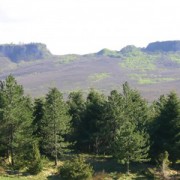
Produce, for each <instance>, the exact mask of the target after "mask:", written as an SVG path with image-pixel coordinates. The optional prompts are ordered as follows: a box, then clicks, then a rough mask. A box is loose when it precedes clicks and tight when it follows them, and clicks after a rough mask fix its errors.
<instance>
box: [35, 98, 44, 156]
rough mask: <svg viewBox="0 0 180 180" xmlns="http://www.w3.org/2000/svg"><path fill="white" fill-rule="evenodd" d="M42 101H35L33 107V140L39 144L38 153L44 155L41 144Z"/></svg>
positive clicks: (42, 134)
mask: <svg viewBox="0 0 180 180" xmlns="http://www.w3.org/2000/svg"><path fill="white" fill-rule="evenodd" d="M44 103H45V102H44V99H35V100H34V106H33V122H32V126H33V138H34V139H37V141H38V142H39V148H40V152H41V153H42V154H45V152H44V149H43V146H42V142H43V138H44V137H45V134H44V132H43V117H44Z"/></svg>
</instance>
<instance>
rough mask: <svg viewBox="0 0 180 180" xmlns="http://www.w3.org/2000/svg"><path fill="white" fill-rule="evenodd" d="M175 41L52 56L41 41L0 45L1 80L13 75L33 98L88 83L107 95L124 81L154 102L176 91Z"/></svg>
mask: <svg viewBox="0 0 180 180" xmlns="http://www.w3.org/2000/svg"><path fill="white" fill-rule="evenodd" d="M179 43H180V41H165V42H154V43H150V44H149V45H148V46H147V47H145V48H138V47H136V46H133V45H128V46H126V47H124V48H122V49H121V50H119V51H113V50H109V49H102V50H100V51H99V52H97V53H93V54H86V55H77V54H68V55H61V56H59V55H58V56H57V55H56V56H55V55H52V54H51V53H50V51H49V50H48V49H47V48H46V45H44V44H41V43H33V44H23V45H0V47H1V48H0V49H1V50H0V79H4V78H5V77H6V76H7V75H9V74H13V75H14V76H15V77H16V79H17V80H18V82H19V83H21V84H22V85H23V86H24V87H25V92H26V93H27V94H30V95H33V96H39V95H44V94H45V93H46V92H47V91H48V88H49V87H54V86H56V87H58V88H59V89H60V90H61V91H62V92H64V93H65V94H68V93H69V92H70V91H73V90H78V89H82V90H83V91H84V93H86V92H87V91H88V90H89V88H91V87H94V88H97V89H99V90H101V91H103V92H104V93H109V92H110V91H111V90H113V89H119V90H120V88H121V85H122V84H123V83H124V82H125V81H128V82H129V83H130V85H131V86H132V87H133V88H136V89H137V90H139V91H140V92H141V93H142V95H143V96H144V97H145V98H147V99H148V100H150V101H152V100H154V99H155V98H158V97H159V96H160V95H161V94H166V93H169V92H170V91H171V90H175V91H176V92H177V93H178V94H179V95H180V49H178V44H179ZM165 47H166V48H165ZM2 49H3V50H2Z"/></svg>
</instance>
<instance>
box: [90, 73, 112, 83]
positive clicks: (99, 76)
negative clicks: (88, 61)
mask: <svg viewBox="0 0 180 180" xmlns="http://www.w3.org/2000/svg"><path fill="white" fill-rule="evenodd" d="M108 77H110V74H109V73H95V74H93V75H91V76H90V77H89V78H90V80H92V81H101V80H103V79H106V78H108Z"/></svg>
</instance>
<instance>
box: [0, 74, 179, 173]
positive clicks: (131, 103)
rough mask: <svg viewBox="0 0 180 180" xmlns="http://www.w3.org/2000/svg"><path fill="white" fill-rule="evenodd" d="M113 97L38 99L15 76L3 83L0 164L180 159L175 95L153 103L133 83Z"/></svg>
mask: <svg viewBox="0 0 180 180" xmlns="http://www.w3.org/2000/svg"><path fill="white" fill-rule="evenodd" d="M122 89H123V90H122V92H119V91H117V90H113V91H111V92H110V94H109V95H108V96H105V95H104V94H103V93H101V92H99V91H97V90H94V89H91V90H90V91H89V93H88V94H87V96H86V97H84V95H83V93H82V92H81V91H76V92H71V93H70V94H69V96H68V98H67V99H66V100H64V98H63V94H62V93H61V92H60V91H59V90H58V89H57V88H51V89H50V90H49V92H48V93H47V94H46V96H45V97H42V98H36V99H33V98H31V97H29V96H26V95H25V94H24V90H23V87H22V86H21V85H19V84H18V83H17V81H16V80H15V78H14V77H13V76H12V75H10V76H8V77H7V78H6V79H5V80H4V81H1V83H0V160H1V161H3V160H4V161H7V163H9V164H10V165H11V166H12V167H14V168H22V167H24V166H26V167H29V168H32V166H36V165H37V164H35V163H39V162H40V160H41V156H46V157H48V158H50V159H53V160H54V163H55V165H57V162H58V159H60V158H62V157H63V156H64V154H71V153H78V154H79V153H90V154H102V155H112V156H113V157H115V158H116V159H117V160H118V161H119V162H121V163H125V164H126V165H127V171H129V164H130V163H131V162H146V161H151V162H156V161H157V160H158V158H159V157H160V156H162V154H164V153H166V152H168V153H169V159H170V161H172V162H173V163H175V162H176V161H177V160H178V159H180V99H179V97H178V95H177V94H176V93H175V92H170V93H169V94H168V95H166V96H165V95H162V96H160V97H159V99H158V100H156V101H154V102H153V103H151V104H150V103H148V102H147V101H146V100H145V99H144V98H143V97H142V96H141V95H140V93H139V92H138V91H137V90H134V89H132V88H131V87H130V86H129V85H128V83H127V82H126V83H124V84H123V86H122Z"/></svg>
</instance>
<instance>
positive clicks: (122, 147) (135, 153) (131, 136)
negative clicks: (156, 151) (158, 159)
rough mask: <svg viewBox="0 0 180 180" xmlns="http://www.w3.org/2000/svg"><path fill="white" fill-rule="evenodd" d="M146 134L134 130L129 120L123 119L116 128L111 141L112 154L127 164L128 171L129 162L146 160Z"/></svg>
mask: <svg viewBox="0 0 180 180" xmlns="http://www.w3.org/2000/svg"><path fill="white" fill-rule="evenodd" d="M148 151H149V145H148V136H147V134H146V133H143V132H139V131H137V130H136V127H135V125H134V124H133V123H132V122H130V121H127V120H126V121H124V123H123V125H122V126H121V127H120V128H119V129H118V130H117V132H116V136H115V140H114V142H113V155H114V157H116V158H117V159H118V161H119V162H121V163H125V164H126V165H127V173H129V164H130V162H144V161H147V160H148Z"/></svg>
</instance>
